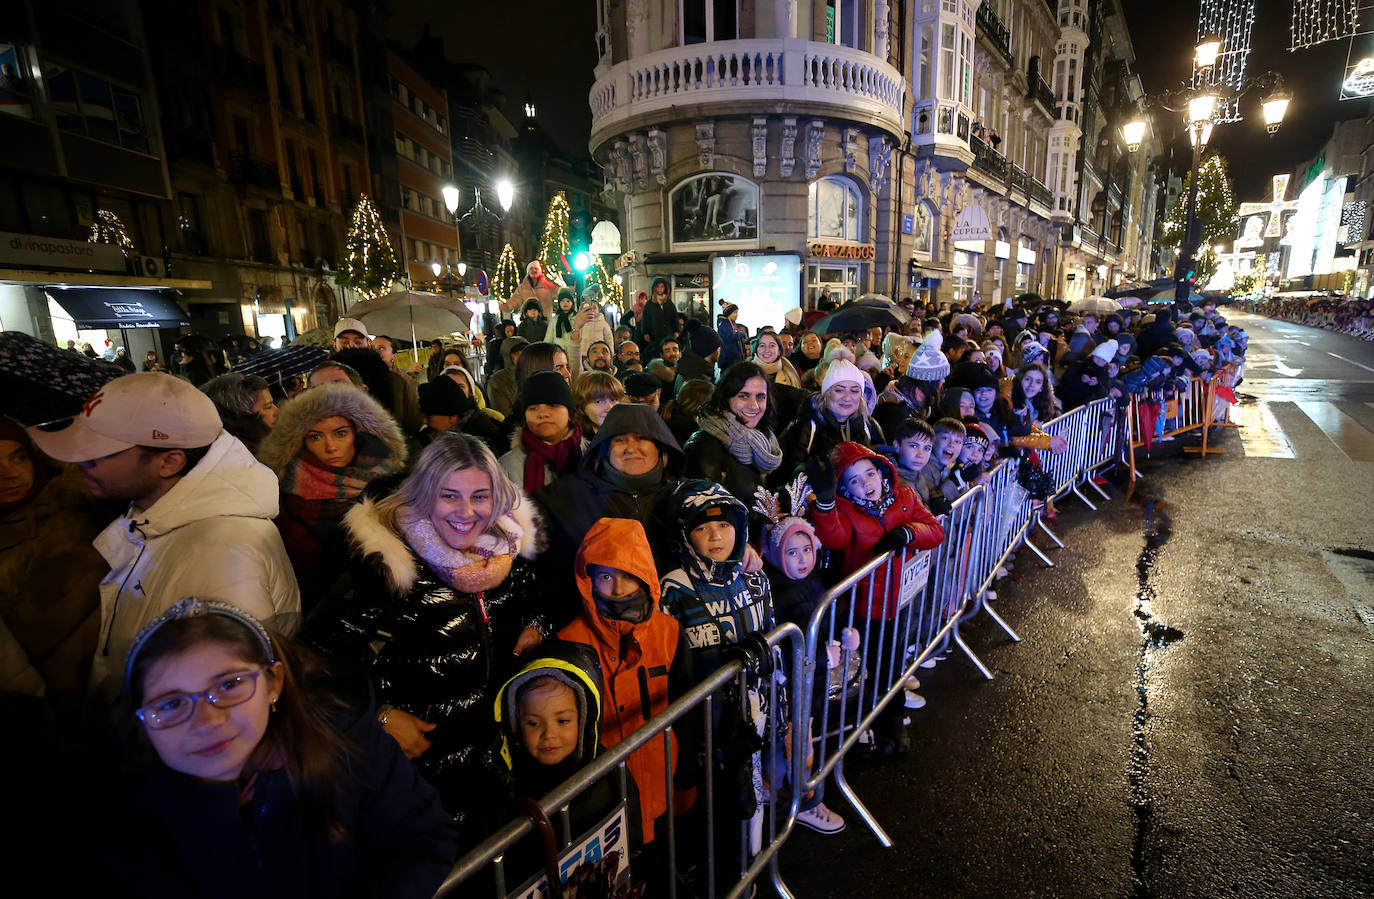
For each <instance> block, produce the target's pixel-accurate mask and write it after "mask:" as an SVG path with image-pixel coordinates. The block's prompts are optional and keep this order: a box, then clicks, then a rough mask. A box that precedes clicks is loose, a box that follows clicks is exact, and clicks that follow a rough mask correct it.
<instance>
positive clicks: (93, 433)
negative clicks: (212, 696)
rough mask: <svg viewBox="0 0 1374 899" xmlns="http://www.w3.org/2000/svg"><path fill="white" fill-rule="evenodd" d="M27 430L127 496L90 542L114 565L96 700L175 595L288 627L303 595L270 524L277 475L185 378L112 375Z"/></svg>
mask: <svg viewBox="0 0 1374 899" xmlns="http://www.w3.org/2000/svg"><path fill="white" fill-rule="evenodd" d="M29 435H30V436H31V437H32V438H33V441H34V443H36V444H37V445H38V448H39V449H41V450H42V451H43V452H45V453H47V454H48V455H49V456H51V457H53V458H54V459H59V460H61V461H63V462H74V463H76V465H77V466H78V467H79V468H80V469H81V474H82V476H83V478H84V479H85V480H86V482H87V483H88V484H89V485H90V487H91V492H92V493H93V494H95V495H96V496H97V497H101V498H104V499H119V500H128V501H129V508H128V510H127V511H126V512H125V514H124V515H123V516H121V517H120V518H118V519H116V520H115V521H113V522H112V523H111V524H110V525H109V526H108V527H106V528H105V530H104V531H102V532H101V533H100V534H99V535H98V536H97V537H96V539H95V541H94V545H95V548H96V549H97V550H98V551H99V552H100V554H101V555H102V556H103V557H104V558H105V561H106V562H108V563H109V565H110V573H109V574H108V575H106V577H105V579H104V580H103V581H102V582H101V584H100V605H101V627H100V638H99V642H98V643H97V645H96V657H95V663H94V666H93V668H92V675H91V677H92V684H93V686H95V687H96V688H97V690H98V691H100V692H101V695H102V697H103V698H104V699H107V700H111V699H113V698H114V697H115V696H116V695H117V693H118V690H119V687H120V673H121V671H122V669H123V665H124V654H125V652H126V651H127V650H128V648H129V644H130V643H131V642H132V640H133V638H134V636H135V635H137V633H138V632H139V630H140V629H141V628H142V627H143V625H145V624H147V623H148V622H149V621H151V620H152V619H154V618H156V617H157V616H158V615H160V614H162V613H163V612H164V611H166V610H167V609H168V608H169V607H170V606H171V605H172V603H174V602H176V601H177V600H179V599H181V598H183V597H186V596H197V597H200V598H201V599H216V600H220V601H222V602H228V603H231V604H233V605H236V606H239V607H241V608H243V609H244V610H246V611H248V612H250V613H251V614H252V615H254V616H255V617H257V618H260V619H262V620H264V621H266V622H268V623H269V624H271V625H272V626H273V627H276V628H278V629H280V630H284V631H286V632H291V631H294V630H295V629H296V627H297V626H298V624H299V618H300V592H299V590H298V589H297V586H296V578H295V574H294V573H293V571H292V569H291V560H290V559H289V558H288V557H287V555H286V548H285V547H284V546H283V544H282V541H281V535H280V534H279V533H278V532H277V528H276V525H275V524H273V519H274V518H276V516H277V500H278V492H279V487H278V484H277V479H276V476H275V475H273V474H272V471H271V469H269V468H267V466H265V465H263V464H261V463H260V462H258V461H257V460H256V459H254V458H253V456H252V454H251V453H249V451H248V449H247V448H246V447H245V446H244V445H243V444H242V443H241V442H239V440H238V438H236V437H234V436H232V435H231V434H229V432H227V431H225V430H224V426H223V425H222V423H221V422H220V418H219V413H218V412H217V411H216V410H215V405H214V403H212V402H211V401H210V398H209V397H207V396H206V395H205V394H203V393H201V392H200V391H199V390H197V389H196V388H195V387H194V386H193V385H192V384H191V383H190V382H189V381H186V380H183V379H181V378H177V377H174V376H172V375H167V374H161V373H157V372H148V373H144V374H131V375H125V376H124V377H121V378H116V379H115V380H113V381H110V382H109V383H108V384H106V385H105V386H104V387H102V388H101V389H100V390H98V391H96V392H95V393H94V394H92V395H91V397H90V398H89V399H87V400H86V403H85V405H83V406H82V409H81V414H80V415H77V416H75V417H74V418H72V419H69V420H65V421H60V422H54V423H52V424H47V425H39V426H37V427H32V428H29Z"/></svg>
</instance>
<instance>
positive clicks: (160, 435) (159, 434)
mask: <svg viewBox="0 0 1374 899" xmlns="http://www.w3.org/2000/svg"><path fill="white" fill-rule="evenodd" d="M153 439H154V440H171V439H172V438H170V437H168V436H167V435H166V434H164V433H162V432H161V431H159V430H158V429H157V428H153Z"/></svg>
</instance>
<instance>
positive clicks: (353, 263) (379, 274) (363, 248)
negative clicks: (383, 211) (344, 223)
mask: <svg viewBox="0 0 1374 899" xmlns="http://www.w3.org/2000/svg"><path fill="white" fill-rule="evenodd" d="M397 268H398V267H397V264H396V252H395V250H393V249H392V248H391V238H389V237H387V235H386V228H384V227H383V226H382V217H381V216H380V215H378V213H377V207H376V206H373V205H372V201H371V200H370V199H368V197H367V194H363V195H362V196H361V197H359V198H358V205H357V206H355V207H353V218H352V221H351V222H350V223H349V226H348V238H347V240H346V241H345V243H344V260H343V266H342V267H341V268H340V271H339V276H338V280H339V283H340V284H343V285H345V286H347V287H352V288H353V289H354V290H356V291H358V293H361V294H362V295H363V296H364V297H367V298H368V299H371V298H372V297H379V296H381V295H382V294H384V293H387V292H388V291H390V290H391V285H392V284H393V283H394V282H395V280H396V274H397Z"/></svg>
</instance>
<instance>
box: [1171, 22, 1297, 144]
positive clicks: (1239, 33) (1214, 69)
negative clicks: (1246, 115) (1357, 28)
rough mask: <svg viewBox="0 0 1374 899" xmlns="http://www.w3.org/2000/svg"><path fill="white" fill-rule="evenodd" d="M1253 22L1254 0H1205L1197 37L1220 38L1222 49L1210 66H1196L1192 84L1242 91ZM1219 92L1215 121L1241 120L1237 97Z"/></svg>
mask: <svg viewBox="0 0 1374 899" xmlns="http://www.w3.org/2000/svg"><path fill="white" fill-rule="evenodd" d="M1295 2H1301V0H1295ZM1254 25H1255V0H1202V5H1201V8H1200V9H1199V12H1198V26H1197V34H1198V40H1199V42H1200V41H1201V40H1202V39H1203V37H1204V36H1210V37H1213V38H1220V39H1221V49H1220V52H1218V53H1217V55H1216V60H1215V61H1214V62H1213V63H1212V64H1211V65H1210V66H1206V67H1203V66H1197V67H1195V68H1194V69H1193V87H1195V88H1207V87H1210V88H1219V87H1220V88H1230V89H1231V90H1233V91H1239V90H1240V87H1241V85H1242V84H1243V83H1244V82H1245V67H1246V63H1247V62H1249V59H1250V32H1251V30H1252V29H1253V28H1254ZM1220 94H1221V96H1220V97H1219V99H1218V100H1217V104H1216V108H1215V109H1214V110H1213V113H1212V121H1213V122H1217V123H1221V122H1235V121H1238V120H1239V119H1240V117H1241V116H1240V112H1239V106H1240V104H1239V101H1238V99H1237V98H1235V97H1227V96H1226V95H1225V94H1226V91H1224V90H1223V91H1220Z"/></svg>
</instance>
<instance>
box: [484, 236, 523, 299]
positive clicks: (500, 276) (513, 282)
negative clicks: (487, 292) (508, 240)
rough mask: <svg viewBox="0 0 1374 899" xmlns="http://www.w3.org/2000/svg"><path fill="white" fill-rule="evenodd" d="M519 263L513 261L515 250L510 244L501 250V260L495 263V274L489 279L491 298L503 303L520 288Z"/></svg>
mask: <svg viewBox="0 0 1374 899" xmlns="http://www.w3.org/2000/svg"><path fill="white" fill-rule="evenodd" d="M520 278H521V274H520V263H518V262H516V260H515V250H514V249H513V248H512V247H511V245H510V244H506V245H505V247H503V248H502V249H501V258H500V259H499V260H497V262H496V273H495V274H494V275H493V276H492V279H491V296H492V298H493V299H497V300H500V301H502V302H505V301H506V300H509V299H510V295H511V294H513V293H515V288H516V287H518V286H520Z"/></svg>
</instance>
